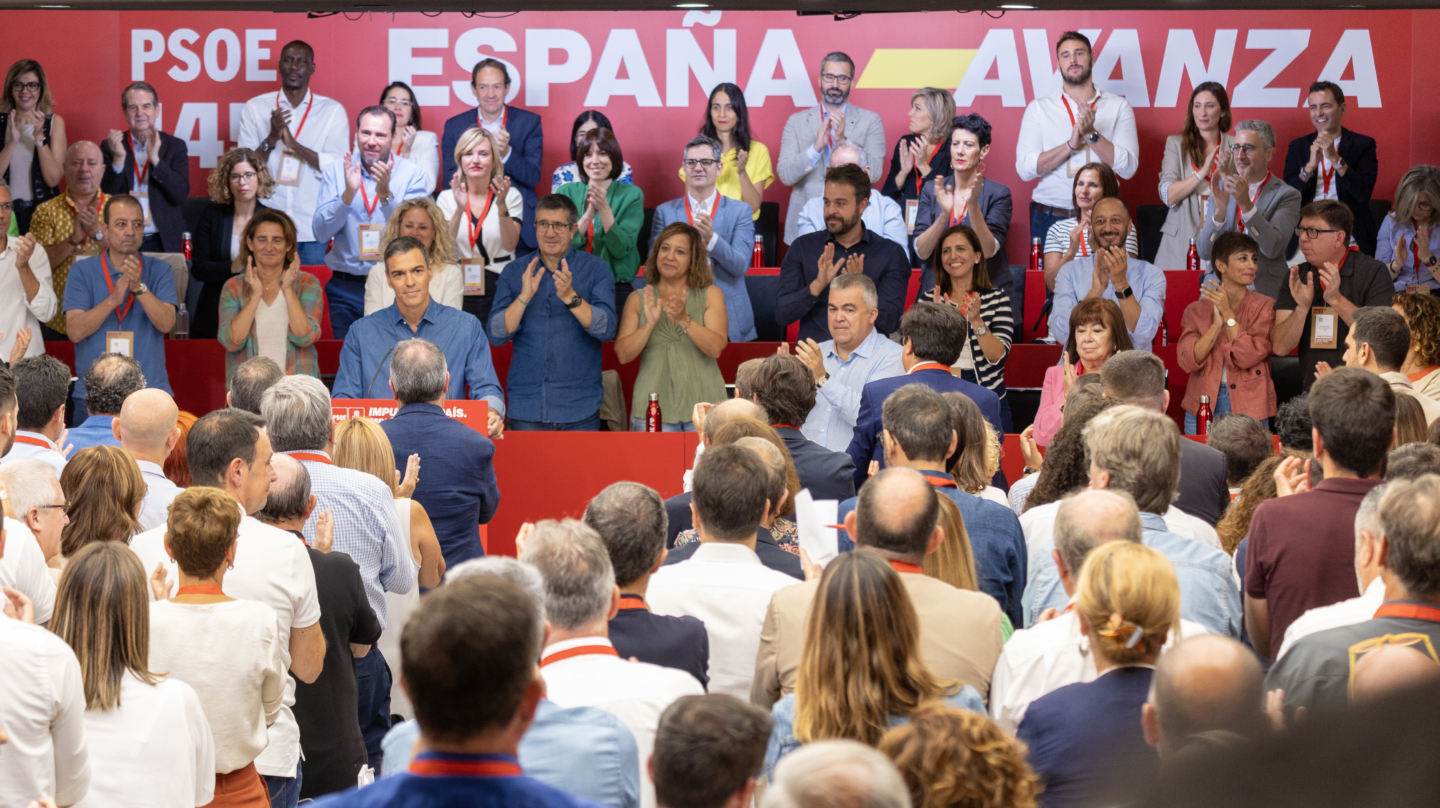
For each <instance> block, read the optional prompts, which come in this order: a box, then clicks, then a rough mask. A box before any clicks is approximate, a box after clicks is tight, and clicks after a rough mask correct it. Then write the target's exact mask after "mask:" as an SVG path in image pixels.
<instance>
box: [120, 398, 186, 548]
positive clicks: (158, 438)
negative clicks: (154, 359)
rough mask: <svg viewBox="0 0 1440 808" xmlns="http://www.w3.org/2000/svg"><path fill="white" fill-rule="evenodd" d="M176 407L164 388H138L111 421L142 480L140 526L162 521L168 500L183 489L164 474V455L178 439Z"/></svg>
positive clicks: (167, 510)
mask: <svg viewBox="0 0 1440 808" xmlns="http://www.w3.org/2000/svg"><path fill="white" fill-rule="evenodd" d="M179 419H180V408H179V407H176V406H175V399H173V398H171V397H170V394H169V393H167V392H165V391H164V390H155V389H146V390H138V391H136V392H135V393H134V394H133V395H131V396H130V397H129V398H126V399H125V403H124V404H123V405H121V407H120V417H119V418H116V419H115V420H114V421H113V422H112V426H113V427H114V429H115V436H116V437H117V438H119V439H120V448H122V449H124V450H125V451H127V452H129V453H130V456H131V457H133V458H135V464H136V465H137V466H139V467H140V477H141V479H143V480H144V481H145V499H144V501H143V502H142V503H141V505H140V518H139V522H140V529H141V530H150V529H151V528H156V527H160V526H161V525H163V524H165V517H166V514H168V513H169V511H170V503H171V502H173V501H174V500H175V497H177V496H179V495H180V492H181V491H182V490H184V489H182V488H180V486H178V485H176V484H175V483H172V482H170V478H168V477H166V476H165V469H164V465H165V459H166V458H168V457H169V456H170V452H171V451H173V450H174V449H175V445H176V444H177V443H179V442H180V428H179V427H178V426H176V423H177V421H179Z"/></svg>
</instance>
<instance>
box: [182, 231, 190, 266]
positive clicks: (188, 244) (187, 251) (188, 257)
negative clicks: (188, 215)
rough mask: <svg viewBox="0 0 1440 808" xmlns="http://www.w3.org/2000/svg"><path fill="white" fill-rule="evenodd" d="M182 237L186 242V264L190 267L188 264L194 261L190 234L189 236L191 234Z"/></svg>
mask: <svg viewBox="0 0 1440 808" xmlns="http://www.w3.org/2000/svg"><path fill="white" fill-rule="evenodd" d="M182 236H183V237H184V240H185V241H184V244H185V263H186V264H187V265H188V264H189V263H190V261H191V260H192V256H191V253H192V248H191V244H190V234H189V233H184V234H182Z"/></svg>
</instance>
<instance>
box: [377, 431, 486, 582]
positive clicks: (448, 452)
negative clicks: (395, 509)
mask: <svg viewBox="0 0 1440 808" xmlns="http://www.w3.org/2000/svg"><path fill="white" fill-rule="evenodd" d="M380 428H381V429H383V430H385V434H386V436H388V437H389V438H390V446H391V448H392V449H394V450H395V464H396V465H397V466H399V471H401V472H402V473H403V472H404V470H405V462H406V461H407V460H408V459H409V457H410V455H412V454H418V455H420V471H421V479H422V481H421V483H420V485H418V486H416V487H415V501H416V502H418V503H420V504H421V505H422V506H423V507H424V508H425V512H426V513H427V514H429V515H430V523H431V524H432V525H434V526H435V536H436V537H437V538H439V539H440V551H441V552H442V553H444V555H445V567H446V568H447V569H451V568H454V566H455V565H456V564H459V563H460V562H461V561H467V560H469V559H472V558H479V557H480V556H483V555H485V550H484V549H483V548H481V546H480V530H479V526H480V525H482V524H484V523H486V522H489V521H490V519H491V518H492V517H493V516H495V509H496V508H497V507H499V505H500V488H499V485H498V484H497V483H496V481H495V466H494V463H493V462H492V461H493V459H494V457H495V444H494V443H493V442H491V440H490V439H489V438H487V437H485V436H484V435H481V434H480V433H479V432H476V431H475V430H473V429H471V428H470V427H468V426H465V425H464V424H462V423H460V422H459V421H455V420H452V419H451V418H449V417H448V416H446V415H445V411H444V410H442V409H440V408H439V407H437V406H435V405H434V404H406V405H405V406H403V407H401V408H400V411H399V412H397V413H396V414H395V417H394V418H391V419H390V420H388V421H382V422H381V423H380Z"/></svg>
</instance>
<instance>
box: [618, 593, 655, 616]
mask: <svg viewBox="0 0 1440 808" xmlns="http://www.w3.org/2000/svg"><path fill="white" fill-rule="evenodd" d="M630 609H639V610H641V611H644V612H648V611H650V607H649V606H646V605H645V599H644V598H642V597H640V596H639V595H621V596H620V611H622V612H624V611H629V610H630Z"/></svg>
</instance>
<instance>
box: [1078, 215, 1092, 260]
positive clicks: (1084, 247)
mask: <svg viewBox="0 0 1440 808" xmlns="http://www.w3.org/2000/svg"><path fill="white" fill-rule="evenodd" d="M1075 226H1076V227H1079V226H1080V222H1079V220H1078V219H1077V220H1076V222H1075ZM1080 257H1081V258H1089V257H1090V230H1089V228H1085V227H1081V228H1080Z"/></svg>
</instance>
